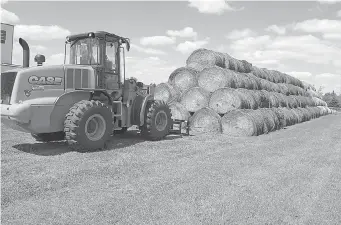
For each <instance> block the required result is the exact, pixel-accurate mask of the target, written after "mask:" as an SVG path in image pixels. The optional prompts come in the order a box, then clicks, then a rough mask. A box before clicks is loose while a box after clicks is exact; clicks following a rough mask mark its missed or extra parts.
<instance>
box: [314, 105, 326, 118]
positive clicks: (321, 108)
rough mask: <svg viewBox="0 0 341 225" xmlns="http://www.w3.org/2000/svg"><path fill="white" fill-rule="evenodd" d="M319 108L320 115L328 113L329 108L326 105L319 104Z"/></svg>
mask: <svg viewBox="0 0 341 225" xmlns="http://www.w3.org/2000/svg"><path fill="white" fill-rule="evenodd" d="M317 108H318V109H319V110H320V115H321V116H325V115H327V113H328V110H327V108H326V107H324V106H317Z"/></svg>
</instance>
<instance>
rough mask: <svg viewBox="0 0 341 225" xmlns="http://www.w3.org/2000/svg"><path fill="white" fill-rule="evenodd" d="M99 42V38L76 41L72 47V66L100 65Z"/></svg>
mask: <svg viewBox="0 0 341 225" xmlns="http://www.w3.org/2000/svg"><path fill="white" fill-rule="evenodd" d="M98 46H99V41H98V39H97V38H85V39H81V40H76V41H74V42H72V43H71V45H70V64H77V65H94V64H99V57H98V55H99V54H98V51H99V48H98Z"/></svg>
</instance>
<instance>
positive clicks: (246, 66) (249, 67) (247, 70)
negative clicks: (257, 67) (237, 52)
mask: <svg viewBox="0 0 341 225" xmlns="http://www.w3.org/2000/svg"><path fill="white" fill-rule="evenodd" d="M240 61H241V62H242V64H243V68H244V71H243V73H251V71H252V64H251V63H249V62H248V61H246V60H240Z"/></svg>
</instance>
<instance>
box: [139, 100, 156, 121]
mask: <svg viewBox="0 0 341 225" xmlns="http://www.w3.org/2000/svg"><path fill="white" fill-rule="evenodd" d="M153 100H154V96H152V95H147V96H146V97H145V98H144V100H143V102H142V107H141V112H140V126H142V125H143V124H144V114H145V112H146V106H147V103H148V101H153Z"/></svg>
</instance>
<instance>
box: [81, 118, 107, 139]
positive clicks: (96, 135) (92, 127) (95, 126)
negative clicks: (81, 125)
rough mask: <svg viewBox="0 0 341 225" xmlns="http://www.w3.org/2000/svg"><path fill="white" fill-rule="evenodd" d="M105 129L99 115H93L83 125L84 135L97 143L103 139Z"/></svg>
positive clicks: (103, 121)
mask: <svg viewBox="0 0 341 225" xmlns="http://www.w3.org/2000/svg"><path fill="white" fill-rule="evenodd" d="M106 127H107V126H106V123H105V119H104V117H103V116H102V115H100V114H94V115H92V116H90V117H89V118H88V119H87V121H86V123H85V135H86V136H87V138H88V139H89V140H91V141H98V140H100V139H101V138H102V137H103V135H104V133H105V130H106Z"/></svg>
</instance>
